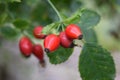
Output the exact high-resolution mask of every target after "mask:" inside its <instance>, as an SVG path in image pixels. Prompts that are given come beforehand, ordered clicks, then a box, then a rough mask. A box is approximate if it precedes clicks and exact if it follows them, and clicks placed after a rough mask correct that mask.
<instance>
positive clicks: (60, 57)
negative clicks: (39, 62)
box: [47, 47, 73, 64]
mask: <svg viewBox="0 0 120 80" xmlns="http://www.w3.org/2000/svg"><path fill="white" fill-rule="evenodd" d="M72 52H73V48H63V47H59V48H58V49H57V50H56V51H54V52H52V53H48V54H47V55H48V57H49V60H50V62H51V63H52V64H60V63H62V62H65V61H66V60H68V58H69V57H70V56H71V54H72Z"/></svg>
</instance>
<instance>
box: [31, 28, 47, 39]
mask: <svg viewBox="0 0 120 80" xmlns="http://www.w3.org/2000/svg"><path fill="white" fill-rule="evenodd" d="M42 29H43V27H42V26H37V27H35V28H34V30H33V34H34V36H35V37H36V38H38V39H44V38H45V35H44V34H42Z"/></svg>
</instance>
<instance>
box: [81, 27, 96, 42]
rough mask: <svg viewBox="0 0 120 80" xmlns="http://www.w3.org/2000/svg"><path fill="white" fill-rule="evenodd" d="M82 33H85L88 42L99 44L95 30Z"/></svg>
mask: <svg viewBox="0 0 120 80" xmlns="http://www.w3.org/2000/svg"><path fill="white" fill-rule="evenodd" d="M81 29H82V28H81ZM82 32H83V39H84V40H85V41H86V42H94V43H97V42H98V39H97V36H96V33H95V31H94V29H88V30H84V29H82Z"/></svg>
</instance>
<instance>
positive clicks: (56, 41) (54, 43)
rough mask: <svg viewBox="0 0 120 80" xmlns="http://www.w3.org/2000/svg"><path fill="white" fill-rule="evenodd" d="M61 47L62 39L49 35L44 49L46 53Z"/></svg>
mask: <svg viewBox="0 0 120 80" xmlns="http://www.w3.org/2000/svg"><path fill="white" fill-rule="evenodd" d="M59 45H60V38H59V37H58V36H57V35H55V34H50V35H48V36H47V37H46V38H45V40H44V48H45V52H46V53H49V52H53V51H55V50H56V49H57V48H58V47H59Z"/></svg>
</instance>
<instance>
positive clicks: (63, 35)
mask: <svg viewBox="0 0 120 80" xmlns="http://www.w3.org/2000/svg"><path fill="white" fill-rule="evenodd" d="M42 29H43V27H42V26H37V27H35V28H34V30H33V34H34V36H35V37H36V38H37V39H44V50H43V48H42V46H41V44H33V43H32V41H31V40H30V39H29V38H28V37H26V36H23V37H22V38H21V39H20V42H19V48H20V51H21V53H22V54H23V55H24V56H26V57H27V56H30V55H31V53H33V54H34V55H35V56H36V57H37V58H38V59H39V61H40V63H44V51H45V52H46V53H50V52H53V51H55V50H56V49H58V47H59V46H60V45H61V46H62V47H64V48H73V47H74V46H76V45H75V44H74V43H73V40H74V39H80V40H81V39H82V37H83V35H82V32H81V29H80V27H79V26H77V25H75V24H70V25H68V26H67V27H66V29H65V31H62V32H60V34H59V35H55V34H49V35H44V34H43V33H42Z"/></svg>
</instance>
